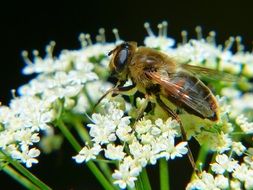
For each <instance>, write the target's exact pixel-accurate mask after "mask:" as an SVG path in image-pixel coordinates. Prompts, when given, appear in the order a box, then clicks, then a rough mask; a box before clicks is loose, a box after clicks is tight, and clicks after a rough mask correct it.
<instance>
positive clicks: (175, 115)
mask: <svg viewBox="0 0 253 190" xmlns="http://www.w3.org/2000/svg"><path fill="white" fill-rule="evenodd" d="M156 101H157V103H158V104H159V105H160V106H161V108H163V109H164V110H165V111H166V112H167V113H168V114H169V115H170V116H171V117H172V118H173V119H175V120H176V121H177V122H178V123H179V126H180V130H181V134H182V136H181V137H182V140H183V141H185V142H187V138H186V132H185V130H184V127H183V124H182V122H181V119H180V118H179V117H178V115H177V114H176V113H175V112H174V111H173V110H172V109H171V108H169V107H168V106H167V105H166V104H165V103H164V102H163V101H162V100H161V98H160V96H159V95H157V96H156ZM187 148H188V152H187V155H188V158H189V160H190V163H191V165H192V168H193V169H194V171H196V172H197V173H198V169H197V168H196V164H195V161H194V158H193V155H192V151H191V149H190V147H189V145H188V143H187Z"/></svg>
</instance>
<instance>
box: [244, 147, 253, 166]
mask: <svg viewBox="0 0 253 190" xmlns="http://www.w3.org/2000/svg"><path fill="white" fill-rule="evenodd" d="M243 160H244V162H245V163H247V164H248V165H249V166H250V168H251V169H253V148H249V149H248V150H247V156H245V157H244V158H243Z"/></svg>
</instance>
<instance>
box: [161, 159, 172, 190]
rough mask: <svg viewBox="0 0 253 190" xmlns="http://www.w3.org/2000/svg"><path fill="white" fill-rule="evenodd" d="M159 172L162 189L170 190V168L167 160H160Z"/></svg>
mask: <svg viewBox="0 0 253 190" xmlns="http://www.w3.org/2000/svg"><path fill="white" fill-rule="evenodd" d="M159 170H160V189H161V190H169V189H170V186H169V183H170V181H169V168H168V161H166V159H164V158H163V159H160V161H159Z"/></svg>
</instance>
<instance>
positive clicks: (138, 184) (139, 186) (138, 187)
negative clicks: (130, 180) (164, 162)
mask: <svg viewBox="0 0 253 190" xmlns="http://www.w3.org/2000/svg"><path fill="white" fill-rule="evenodd" d="M135 187H136V190H145V189H144V187H143V184H142V180H141V177H140V176H139V177H138V179H137V181H136V183H135Z"/></svg>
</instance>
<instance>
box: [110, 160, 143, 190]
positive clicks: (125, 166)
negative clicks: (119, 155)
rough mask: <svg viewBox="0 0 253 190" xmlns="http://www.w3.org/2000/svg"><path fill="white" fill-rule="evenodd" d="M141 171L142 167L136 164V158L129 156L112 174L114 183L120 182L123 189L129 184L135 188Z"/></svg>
mask: <svg viewBox="0 0 253 190" xmlns="http://www.w3.org/2000/svg"><path fill="white" fill-rule="evenodd" d="M140 171H141V170H140V167H136V166H135V163H134V160H132V159H131V158H130V157H127V158H125V159H124V161H123V163H121V164H120V166H119V169H118V170H115V171H114V173H113V174H112V177H113V178H114V179H115V181H114V182H113V183H114V184H118V185H119V187H120V188H121V189H125V188H126V187H127V186H129V187H130V188H133V187H134V182H135V181H136V180H137V176H138V175H139V173H140Z"/></svg>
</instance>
